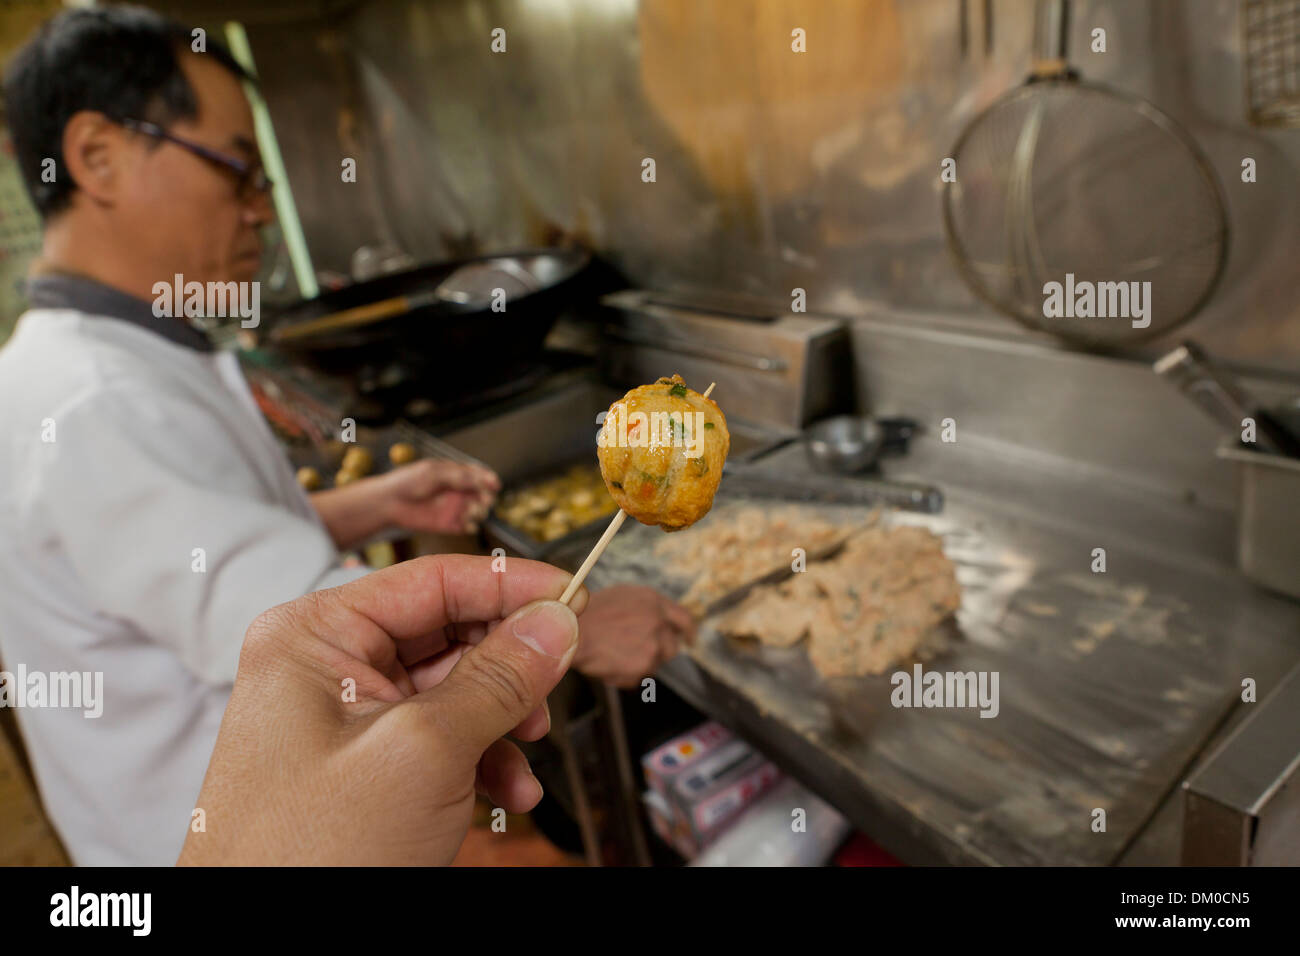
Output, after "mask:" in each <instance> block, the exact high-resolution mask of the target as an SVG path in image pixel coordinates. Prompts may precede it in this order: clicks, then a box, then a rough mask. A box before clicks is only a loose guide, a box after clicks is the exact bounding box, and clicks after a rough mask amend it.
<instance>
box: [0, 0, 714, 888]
mask: <svg viewBox="0 0 1300 956" xmlns="http://www.w3.org/2000/svg"><path fill="white" fill-rule="evenodd" d="M191 39H192V37H191V33H190V31H189V30H187V29H183V28H180V27H178V26H175V25H173V24H170V23H169V22H167V21H165V20H164V19H162V18H160V17H159V16H158V15H157V14H154V13H152V12H149V11H145V10H141V9H136V8H131V7H122V6H114V7H109V8H105V9H94V10H71V11H67V12H65V13H63V14H61V15H59V16H58V17H56V18H55V19H54V20H52V21H51V22H50V23H48V24H46V25H45V26H44V27H43V28H42V29H41V30H40V31H39V32H38V33H37V35H36V36H35V37H34V38H33V39H32V40H31V41H30V42H29V43H28V44H27V46H26V47H25V48H24V49H23V50H21V51H20V52H19V53H18V54H17V55H16V56H15V58H14V61H13V63H12V65H11V67H10V70H9V74H8V76H7V78H6V85H5V105H6V113H7V120H8V123H9V126H10V129H11V133H12V137H13V141H14V146H15V152H16V156H17V159H18V162H19V165H20V167H21V170H22V174H23V177H24V180H25V182H26V185H27V188H28V191H29V193H30V194H31V196H32V198H33V200H34V202H35V204H36V206H37V208H38V210H39V211H40V213H41V215H42V217H43V219H44V234H43V243H42V251H41V255H40V258H39V260H38V262H37V263H36V265H35V266H34V267H33V271H32V277H31V282H30V285H29V300H30V303H31V309H30V311H28V312H27V313H26V314H25V315H24V316H23V317H22V319H21V320H20V321H19V323H18V326H17V328H16V330H15V332H14V335H13V338H12V339H11V341H10V342H9V343H8V344H7V345H6V347H5V348H4V349H2V350H0V409H3V410H4V418H5V424H6V426H7V428H8V434H7V435H6V437H5V440H4V441H3V442H0V486H3V488H4V489H5V493H4V495H3V496H2V497H0V655H2V656H3V660H4V661H5V664H6V667H10V666H16V665H17V664H19V663H21V664H23V665H24V666H25V667H26V669H27V670H28V671H29V672H32V671H37V672H44V673H56V672H57V673H62V672H82V673H86V672H89V673H96V672H102V673H103V675H104V678H103V680H104V697H105V701H104V706H103V713H102V716H100V717H98V718H95V719H88V718H86V717H85V716H83V711H82V710H81V709H74V708H68V709H58V708H32V707H27V708H23V709H21V711H20V713H19V714H18V717H19V720H20V723H21V726H22V729H23V733H24V736H25V737H26V740H27V744H28V749H29V751H30V754H31V758H32V762H33V765H34V769H35V772H36V776H37V779H38V782H39V784H40V788H41V791H42V795H43V797H44V801H45V804H46V808H47V810H48V811H49V814H50V816H51V818H52V819H53V821H54V823H55V825H56V827H57V828H58V830H59V833H60V835H61V836H62V838H63V841H64V844H65V845H66V846H67V848H68V850H69V852H70V853H71V855H72V858H73V860H74V861H75V862H76V863H79V864H108V865H111V864H166V863H170V862H172V861H174V860H175V859H176V856H177V854H178V852H179V850H180V845H181V841H182V839H183V837H184V833H185V830H183V829H180V828H179V827H178V826H177V821H178V820H179V821H180V822H181V825H182V826H188V824H189V820H190V816H191V812H192V810H193V809H194V802H195V799H196V797H197V794H198V791H199V786H200V784H201V782H202V780H203V773H204V768H205V767H206V765H207V762H208V759H209V757H210V756H211V753H212V746H213V742H214V740H215V739H216V735H217V729H218V725H219V723H220V721H221V716H222V712H223V710H224V709H225V706H226V702H227V699H228V696H229V693H230V686H231V683H232V681H233V679H234V676H235V668H236V663H237V660H238V656H239V649H240V644H241V640H242V636H243V634H244V631H245V630H246V629H247V627H248V625H249V624H250V622H251V621H252V620H253V619H254V618H255V617H256V616H257V615H258V614H259V613H260V612H262V611H264V610H266V609H267V608H269V607H271V606H273V605H277V604H280V603H283V602H285V601H288V600H290V599H292V598H295V597H298V596H300V595H303V594H306V593H308V592H311V591H314V590H318V589H320V588H325V587H331V586H334V585H338V584H342V583H344V582H347V581H349V580H351V579H353V578H356V577H358V576H360V575H361V574H363V573H365V572H364V569H347V568H343V567H341V566H340V564H339V550H340V549H347V548H350V547H352V546H354V545H356V544H358V543H359V542H361V541H363V540H364V539H366V538H368V537H370V536H371V535H373V534H375V533H377V532H379V531H381V530H384V529H385V528H389V527H397V528H402V529H405V530H409V531H412V532H444V533H461V532H467V531H472V530H474V529H476V527H477V524H478V522H479V521H481V520H482V518H483V517H484V516H485V514H486V511H487V508H488V507H489V505H490V504H491V502H492V500H493V497H494V495H495V492H496V491H497V489H498V487H499V483H498V481H497V479H496V477H495V476H494V475H492V474H491V473H490V472H487V471H484V470H482V469H476V468H471V467H466V466H460V465H456V464H453V463H447V462H433V461H423V462H418V463H415V464H412V465H409V466H405V467H403V468H399V469H396V470H395V471H393V472H390V473H388V474H386V475H382V476H377V477H373V478H368V479H364V480H361V481H357V482H354V483H353V484H351V485H348V486H346V487H343V488H338V489H334V490H331V491H328V492H323V493H320V494H317V495H312V496H310V497H308V495H307V494H306V493H305V492H303V491H302V489H301V488H299V486H298V484H297V482H296V481H295V478H294V475H293V472H292V471H291V469H290V468H289V465H288V462H287V460H286V459H285V457H284V455H283V453H282V452H281V450H280V448H279V445H278V444H277V442H276V440H275V438H274V436H273V434H272V433H271V431H270V429H269V428H268V426H267V424H266V423H265V421H264V420H263V419H262V417H261V415H260V413H259V412H258V409H257V407H256V404H255V402H254V401H253V399H252V397H251V395H250V393H249V390H248V387H247V385H246V383H245V382H244V379H243V377H242V375H241V373H240V370H239V366H238V362H237V360H236V358H235V356H234V355H233V354H231V353H228V352H219V351H215V350H214V349H213V348H212V346H211V344H210V343H209V341H208V340H207V338H206V337H205V336H204V334H203V333H202V332H201V331H200V330H199V329H197V328H196V327H194V326H192V325H190V324H188V323H187V321H186V320H185V319H184V318H182V317H169V316H167V315H164V316H162V317H159V316H158V315H155V309H154V301H153V300H154V298H155V296H154V294H153V287H154V284H155V283H158V282H168V283H170V282H171V281H172V280H173V278H174V277H175V276H177V275H180V276H182V277H183V279H184V281H185V282H187V283H188V282H191V281H197V282H200V283H203V284H205V285H206V284H207V283H209V282H230V281H234V282H251V281H253V280H254V279H255V277H256V276H257V274H258V270H259V268H260V254H261V244H260V240H259V236H258V230H259V229H260V227H262V226H264V225H265V224H266V223H267V222H269V221H270V219H271V215H272V213H271V205H270V200H269V189H270V184H269V183H268V182H267V180H266V177H265V175H264V174H263V172H262V166H261V162H260V158H259V156H258V152H257V146H256V140H255V136H254V132H253V120H252V115H251V112H250V110H249V106H248V103H247V100H246V99H245V97H244V94H243V89H242V86H241V81H242V79H243V78H244V77H243V71H242V70H241V69H240V67H239V66H238V64H237V63H236V62H235V61H234V60H233V59H232V58H231V56H230V55H229V53H228V52H226V51H225V50H224V48H222V47H221V46H220V45H219V44H217V43H216V42H215V41H214V40H213V39H212V38H211V37H209V38H207V42H206V51H205V52H199V53H196V52H193V50H192V48H191ZM691 627H692V624H691V619H690V617H689V615H688V614H687V613H686V612H685V611H684V610H682V609H681V608H679V607H678V606H676V605H675V604H672V603H671V602H669V601H667V600H666V599H664V598H662V597H661V596H659V595H658V594H656V593H655V592H653V591H651V590H650V589H647V588H632V587H625V588H617V589H609V590H606V591H603V592H599V593H597V594H595V595H593V596H592V599H591V601H590V604H589V606H588V608H587V609H586V610H585V612H584V613H583V615H582V618H581V638H582V639H581V642H580V649H579V651H578V653H577V656H576V658H575V660H574V665H575V666H576V667H578V668H579V669H581V670H583V671H584V672H585V673H587V674H589V675H591V676H594V677H598V678H601V679H604V680H608V681H611V682H613V683H616V684H620V685H624V686H626V685H630V684H634V683H636V682H637V681H639V680H640V678H642V677H643V676H645V675H646V674H648V673H651V672H652V671H653V670H654V669H655V668H656V667H657V665H658V664H659V662H660V661H662V660H664V659H666V658H667V657H669V656H671V655H672V654H673V653H675V652H676V649H677V646H678V643H679V641H680V640H681V639H682V638H683V637H684V636H686V635H687V634H688V633H689V632H690V630H691Z"/></svg>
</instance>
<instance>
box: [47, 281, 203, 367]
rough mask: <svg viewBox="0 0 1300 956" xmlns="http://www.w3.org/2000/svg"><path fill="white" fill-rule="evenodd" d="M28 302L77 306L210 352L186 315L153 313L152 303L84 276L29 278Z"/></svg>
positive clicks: (89, 312)
mask: <svg viewBox="0 0 1300 956" xmlns="http://www.w3.org/2000/svg"><path fill="white" fill-rule="evenodd" d="M27 302H28V304H29V305H30V306H31V307H32V308H33V309H76V310H77V311H78V312H85V313H87V314H88V315H104V316H108V317H109V318H111V319H121V320H122V321H123V322H130V323H132V324H133V325H138V326H141V327H142V328H145V329H148V330H149V331H150V332H154V333H156V334H158V335H161V336H162V337H163V338H165V339H167V340H168V341H170V342H175V343H176V344H177V345H183V346H185V347H186V348H190V349H194V350H195V351H198V352H211V351H212V342H211V340H210V339H209V338H208V337H207V336H206V335H205V334H203V333H202V332H201V331H199V330H198V329H196V328H194V327H193V326H192V325H189V324H188V323H186V322H185V320H184V319H173V318H168V317H166V316H162V317H159V316H156V315H154V314H153V305H152V304H151V303H149V302H146V301H145V300H144V299H137V298H136V297H135V296H133V295H127V294H126V293H125V292H123V291H121V290H120V289H114V288H113V287H112V286H109V285H104V283H102V282H97V281H95V280H94V279H87V278H86V277H85V276H76V275H69V274H66V273H46V274H44V275H38V276H33V277H31V278H30V279H28V280H27Z"/></svg>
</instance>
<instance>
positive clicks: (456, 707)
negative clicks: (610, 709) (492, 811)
mask: <svg viewBox="0 0 1300 956" xmlns="http://www.w3.org/2000/svg"><path fill="white" fill-rule="evenodd" d="M577 649H578V619H577V617H576V616H574V613H573V611H571V610H570V609H569V607H568V606H567V605H564V604H561V603H560V602H559V601H534V602H532V603H531V604H525V605H524V606H523V607H521V608H520V609H519V610H517V611H515V613H513V614H511V615H510V616H509V617H508V618H506V619H505V620H504V621H502V622H501V623H500V624H499V625H498V626H497V627H495V628H494V629H493V630H492V631H491V632H489V634H488V636H487V637H485V638H484V639H483V640H482V641H481V642H480V643H479V644H476V645H474V646H473V647H470V648H469V649H468V650H466V651H465V653H464V654H463V655H462V656H461V658H460V660H459V661H457V662H456V666H455V667H454V668H453V669H452V671H451V673H450V674H449V675H448V676H447V679H446V680H444V681H443V682H442V683H440V684H438V685H437V686H436V687H431V688H429V689H428V690H426V691H423V692H421V693H420V694H417V695H416V697H415V698H413V699H415V700H419V701H420V702H421V703H422V704H423V705H424V706H428V707H434V708H437V711H438V721H439V722H440V723H441V724H442V725H443V726H445V727H446V728H447V729H448V730H449V731H450V737H451V740H450V741H448V742H449V743H450V744H451V745H452V746H454V747H456V748H457V749H462V750H465V751H471V753H466V754H465V755H464V756H465V758H466V759H467V760H469V761H470V762H472V763H477V762H478V760H479V758H480V757H481V756H482V755H483V751H485V750H487V748H488V747H489V746H490V745H491V744H492V743H493V742H495V741H496V740H498V739H500V738H501V737H504V736H505V735H506V734H508V733H509V732H510V731H511V730H512V729H513V728H514V727H516V726H518V725H519V724H520V723H521V722H522V721H523V719H524V718H525V717H527V716H528V715H529V714H531V713H532V712H533V711H534V710H536V709H537V708H538V706H540V705H541V703H542V701H544V700H545V699H546V695H547V694H549V693H550V692H551V691H552V690H553V689H554V687H555V685H556V684H558V683H559V682H560V678H561V677H563V676H564V673H565V671H566V670H568V667H569V664H570V662H571V661H572V660H573V655H574V652H575V651H577Z"/></svg>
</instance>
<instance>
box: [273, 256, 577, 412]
mask: <svg viewBox="0 0 1300 956" xmlns="http://www.w3.org/2000/svg"><path fill="white" fill-rule="evenodd" d="M590 265H591V256H590V254H589V253H587V252H586V251H585V250H580V249H546V250H534V251H528V252H519V253H514V254H511V255H500V256H482V257H479V258H475V259H465V260H459V261H455V262H446V263H439V264H437V265H431V266H421V267H419V268H416V269H410V270H407V271H405V272H399V273H394V274H392V275H386V276H380V277H379V278H376V279H370V280H367V281H365V282H358V283H355V284H353V285H350V286H347V287H346V288H343V289H337V290H335V291H332V292H326V293H325V294H323V295H320V296H318V297H316V298H314V299H305V300H303V301H302V302H299V303H297V304H295V305H292V306H289V307H288V308H287V309H284V310H281V311H280V312H278V313H277V314H276V315H275V316H274V318H273V320H272V323H271V324H270V328H269V331H268V333H267V341H268V344H270V345H272V346H274V347H275V348H277V349H280V350H281V351H284V352H288V353H291V354H294V355H296V356H299V357H301V358H303V359H305V360H307V361H309V362H311V363H312V364H314V365H317V366H318V367H320V368H322V369H323V370H325V371H329V372H334V373H340V374H342V373H347V372H351V371H353V370H355V369H357V368H360V367H361V366H364V365H383V364H386V363H389V362H396V361H403V362H405V361H410V360H411V359H412V358H414V359H415V360H417V362H418V364H419V366H420V369H421V371H422V372H423V373H424V374H425V376H426V377H428V378H429V379H431V380H434V381H441V382H443V383H444V384H446V385H447V386H448V387H449V390H457V389H459V388H461V387H470V386H471V385H474V384H481V381H479V382H477V383H476V382H475V380H476V379H480V380H481V379H484V378H486V379H487V380H491V377H492V376H491V371H492V370H494V369H503V368H508V367H511V366H515V365H517V364H518V363H520V362H522V361H525V360H527V359H529V358H530V357H531V356H532V355H534V354H535V353H537V352H538V351H540V349H541V346H542V342H543V340H544V339H545V338H546V334H547V332H549V331H550V328H551V326H552V325H553V324H554V322H555V319H556V318H557V317H558V315H559V313H560V311H561V310H562V309H563V308H564V307H565V306H566V305H568V304H570V303H572V302H574V301H575V300H576V299H577V298H578V297H581V296H583V295H584V294H585V293H586V292H590V291H592V290H591V289H589V288H588V285H589V284H590V281H589V280H591V279H592V272H593V271H594V270H591V269H589V266H590ZM494 290H500V296H501V300H502V301H503V303H504V306H505V308H504V310H503V311H495V312H494V311H492V304H493V300H494Z"/></svg>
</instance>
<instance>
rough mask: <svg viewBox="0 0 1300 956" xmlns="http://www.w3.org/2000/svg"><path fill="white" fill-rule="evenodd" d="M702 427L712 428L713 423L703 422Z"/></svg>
mask: <svg viewBox="0 0 1300 956" xmlns="http://www.w3.org/2000/svg"><path fill="white" fill-rule="evenodd" d="M704 427H705V428H712V427H713V422H705V423H704Z"/></svg>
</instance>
